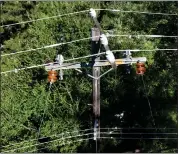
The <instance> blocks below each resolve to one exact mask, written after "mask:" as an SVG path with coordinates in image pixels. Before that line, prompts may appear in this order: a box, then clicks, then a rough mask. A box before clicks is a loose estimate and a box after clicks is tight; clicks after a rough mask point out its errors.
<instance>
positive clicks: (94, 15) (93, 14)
mask: <svg viewBox="0 0 179 154" xmlns="http://www.w3.org/2000/svg"><path fill="white" fill-rule="evenodd" d="M89 13H90V15H91V17H92V18H96V11H95V10H94V9H92V8H91V9H90V12H89Z"/></svg>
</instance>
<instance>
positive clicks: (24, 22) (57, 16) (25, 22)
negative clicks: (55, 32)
mask: <svg viewBox="0 0 179 154" xmlns="http://www.w3.org/2000/svg"><path fill="white" fill-rule="evenodd" d="M88 11H89V10H83V11H78V12H73V13H66V14H61V15H56V16H51V17H45V18H39V19H34V20H29V21H22V22H18V23H14V24H8V25H2V26H0V27H8V26H14V25H20V24H27V23H31V22H35V21H41V20H47V19H52V18H59V17H63V16H68V15H74V14H79V13H84V12H88Z"/></svg>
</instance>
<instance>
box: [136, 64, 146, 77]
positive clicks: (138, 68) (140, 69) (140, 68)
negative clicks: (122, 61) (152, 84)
mask: <svg viewBox="0 0 179 154" xmlns="http://www.w3.org/2000/svg"><path fill="white" fill-rule="evenodd" d="M145 72H146V68H145V64H144V63H140V62H138V63H137V64H136V74H139V75H143V74H144V73H145Z"/></svg>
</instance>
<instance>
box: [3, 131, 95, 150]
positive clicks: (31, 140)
mask: <svg viewBox="0 0 179 154" xmlns="http://www.w3.org/2000/svg"><path fill="white" fill-rule="evenodd" d="M92 129H93V128H91V129H84V130H79V131H73V132H65V133H61V134H55V135H51V136H47V137H42V138H39V139H38V140H42V139H46V138H49V137H59V136H62V135H65V134H67V133H68V134H69V133H78V132H86V131H90V130H92ZM36 140H37V139H30V140H26V141H22V142H20V143H15V144H9V145H6V146H1V148H7V147H9V146H16V145H19V144H24V143H26V142H33V141H36Z"/></svg>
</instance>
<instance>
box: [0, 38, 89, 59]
mask: <svg viewBox="0 0 179 154" xmlns="http://www.w3.org/2000/svg"><path fill="white" fill-rule="evenodd" d="M91 38H92V37H88V38H83V39H78V40H74V41H70V42H64V43H57V44H52V45H47V46H43V47H40V48H35V49H28V50H24V51H18V52H15V53H9V54H3V55H1V57H3V56H9V55H14V54H19V53H25V52H30V51H36V50H41V49H47V48H53V47H57V46H61V45H64V44H71V43H74V42H79V41H83V40H88V39H91Z"/></svg>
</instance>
